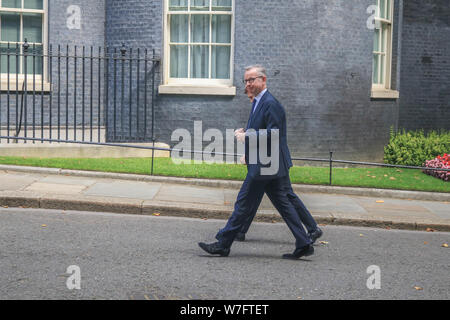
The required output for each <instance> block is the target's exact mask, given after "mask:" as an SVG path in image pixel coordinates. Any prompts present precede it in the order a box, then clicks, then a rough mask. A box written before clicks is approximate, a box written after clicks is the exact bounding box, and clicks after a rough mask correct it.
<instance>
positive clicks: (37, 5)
mask: <svg viewBox="0 0 450 320" xmlns="http://www.w3.org/2000/svg"><path fill="white" fill-rule="evenodd" d="M43 2H44V1H43V0H24V2H23V6H24V8H25V9H44V5H43Z"/></svg>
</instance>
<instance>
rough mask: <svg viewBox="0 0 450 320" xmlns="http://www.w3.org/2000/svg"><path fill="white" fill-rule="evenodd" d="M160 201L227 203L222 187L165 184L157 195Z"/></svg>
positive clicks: (156, 198)
mask: <svg viewBox="0 0 450 320" xmlns="http://www.w3.org/2000/svg"><path fill="white" fill-rule="evenodd" d="M155 200H159V201H161V200H162V201H173V202H195V203H205V204H212V205H223V204H224V203H225V198H224V191H223V189H220V188H207V187H191V186H183V185H175V184H168V185H163V186H162V187H161V189H160V190H159V192H158V194H157V195H156V197H155Z"/></svg>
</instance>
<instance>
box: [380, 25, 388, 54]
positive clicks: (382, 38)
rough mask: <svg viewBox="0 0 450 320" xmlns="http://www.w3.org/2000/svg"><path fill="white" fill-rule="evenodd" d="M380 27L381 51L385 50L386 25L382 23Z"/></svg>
mask: <svg viewBox="0 0 450 320" xmlns="http://www.w3.org/2000/svg"><path fill="white" fill-rule="evenodd" d="M381 28H382V32H381V52H386V38H387V27H386V25H385V24H383V25H382V27H381Z"/></svg>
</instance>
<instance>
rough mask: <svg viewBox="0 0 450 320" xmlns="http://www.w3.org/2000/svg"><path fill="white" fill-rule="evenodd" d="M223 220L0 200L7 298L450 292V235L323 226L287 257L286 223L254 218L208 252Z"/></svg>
mask: <svg viewBox="0 0 450 320" xmlns="http://www.w3.org/2000/svg"><path fill="white" fill-rule="evenodd" d="M224 224H225V221H223V220H200V219H187V218H170V217H162V216H134V215H121V214H108V213H86V212H69V211H59V210H35V209H12V208H0V299H2V300H8V299H134V300H141V299H149V300H155V299H214V300H215V299H238V300H241V299H250V300H253V299H276V300H278V299H289V300H308V299H449V298H450V277H449V274H450V254H449V253H450V251H449V250H450V249H449V248H446V247H445V246H443V244H449V242H450V233H442V232H414V231H399V230H384V229H372V228H356V227H344V226H322V229H323V230H324V236H323V237H322V238H321V239H319V240H320V241H323V243H318V244H317V245H315V254H314V255H313V256H311V257H308V258H306V259H302V260H298V261H289V260H283V259H281V255H282V254H283V253H287V252H291V251H293V249H294V247H293V246H294V238H293V237H292V235H291V234H290V232H289V230H288V228H287V226H286V225H285V224H282V223H276V224H270V223H254V224H253V225H252V227H251V228H250V231H249V234H248V241H246V242H244V243H240V242H235V243H234V244H233V247H232V250H231V254H230V256H229V257H226V258H223V257H215V256H209V255H207V254H206V253H204V252H203V251H202V250H201V249H200V248H199V247H198V245H197V242H199V241H206V242H210V241H214V235H215V233H216V231H217V230H218V229H219V228H221V227H223V226H224ZM70 266H75V267H71V268H69V267H70ZM371 266H375V267H371ZM368 268H369V269H368ZM78 276H79V278H77V277H78ZM77 279H79V280H80V281H79V282H77V281H76V280H77ZM378 280H379V281H378ZM377 281H378V282H377ZM368 283H369V286H370V285H371V287H372V289H369V288H368V286H367V285H368ZM78 284H79V286H80V289H77V285H78ZM378 284H379V289H377V288H376V287H377V285H378ZM69 287H72V289H69ZM374 287H375V288H374Z"/></svg>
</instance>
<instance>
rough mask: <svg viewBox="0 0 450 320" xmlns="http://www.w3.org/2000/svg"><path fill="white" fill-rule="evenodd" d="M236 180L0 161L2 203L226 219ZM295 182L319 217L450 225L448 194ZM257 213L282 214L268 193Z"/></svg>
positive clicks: (269, 218)
mask: <svg viewBox="0 0 450 320" xmlns="http://www.w3.org/2000/svg"><path fill="white" fill-rule="evenodd" d="M240 185H241V182H239V181H220V180H205V179H186V178H173V177H157V176H142V175H129V174H113V173H100V172H82V171H72V170H62V169H43V168H30V167H16V166H5V165H0V206H3V207H32V208H47V209H60V210H79V211H102V212H117V213H130V214H147V215H171V216H180V217H194V218H203V219H210V218H219V219H227V218H228V217H229V215H230V214H231V212H232V210H233V205H234V201H235V199H236V196H237V194H238V191H239V188H240ZM293 187H294V190H295V191H296V193H297V194H298V195H299V197H300V198H301V199H302V200H303V202H304V203H305V205H306V207H307V208H308V209H309V210H310V211H311V213H312V215H313V216H314V217H315V218H316V220H317V221H318V223H320V224H335V225H339V224H340V225H355V226H371V227H383V228H387V227H388V228H396V229H410V230H426V229H427V228H431V229H433V230H436V231H450V194H446V193H429V192H408V191H395V190H390V191H389V190H377V189H363V188H342V187H326V186H306V185H293ZM255 220H256V221H265V222H279V221H282V219H281V217H280V215H279V214H278V213H277V211H276V210H275V209H274V207H273V206H272V204H271V203H270V201H269V200H268V199H267V197H266V196H264V199H263V202H262V204H261V206H260V209H259V211H258V214H257V216H256V219H255Z"/></svg>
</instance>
